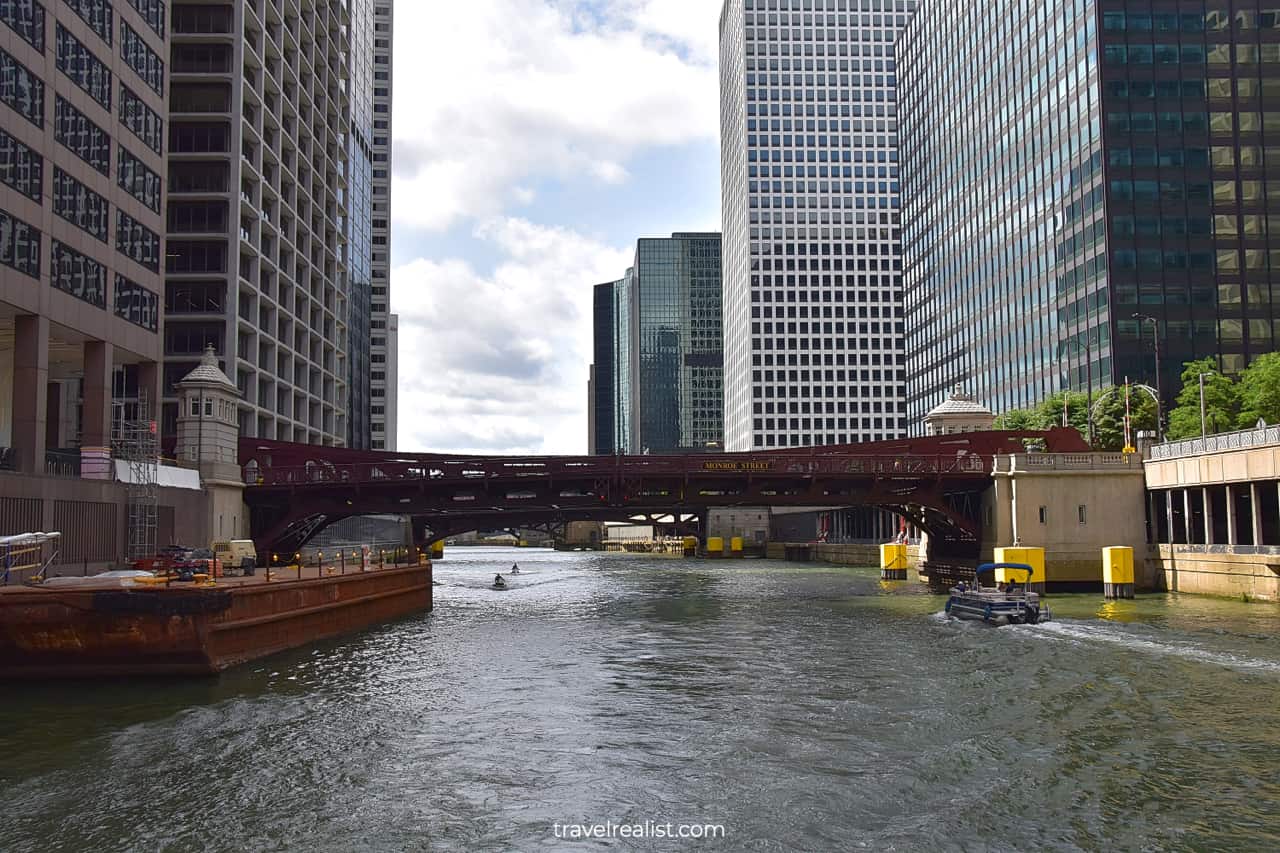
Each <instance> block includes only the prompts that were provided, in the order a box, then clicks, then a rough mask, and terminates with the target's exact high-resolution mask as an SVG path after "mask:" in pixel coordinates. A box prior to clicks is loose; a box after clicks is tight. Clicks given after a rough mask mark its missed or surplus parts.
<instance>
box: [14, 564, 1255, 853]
mask: <svg viewBox="0 0 1280 853" xmlns="http://www.w3.org/2000/svg"><path fill="white" fill-rule="evenodd" d="M516 560H518V561H519V563H520V567H521V569H522V573H521V574H519V575H518V576H515V577H513V578H511V589H509V590H507V591H505V592H496V591H494V590H491V589H489V588H488V584H489V583H490V581H491V580H492V578H493V575H494V573H495V572H497V571H502V572H504V573H505V572H506V571H507V569H509V567H510V565H511V563H512V562H513V561H516ZM435 576H436V579H437V580H438V581H440V582H442V583H441V585H439V586H437V587H436V588H435V592H436V608H435V611H434V612H433V613H431V614H429V615H423V616H420V617H413V618H409V619H405V620H402V621H399V622H396V623H394V624H389V625H385V626H381V627H378V628H376V629H372V630H369V631H366V632H363V633H361V634H358V635H354V636H351V637H347V638H344V639H341V640H336V641H332V642H327V643H323V644H318V645H313V646H309V647H306V648H304V649H299V650H296V651H293V652H289V653H286V654H282V655H278V656H275V657H272V658H268V659H266V660H263V661H258V662H256V663H252V664H249V665H247V666H244V667H241V668H239V669H236V670H232V671H230V672H227V673H224V674H223V675H221V676H219V677H217V678H210V679H192V680H185V681H180V682H165V681H146V680H137V681H130V680H120V681H111V682H89V683H77V684H44V685H13V684H7V685H4V701H3V703H0V733H3V734H0V786H3V791H4V802H5V810H4V815H3V818H2V819H0V850H3V851H82V850H83V851H114V850H147V851H151V850H166V851H167V850H174V851H178V850H193V851H194V850H200V851H214V850H227V851H240V850H246V851H257V850H302V851H348V850H350V851H365V850H370V851H399V850H435V849H440V850H468V851H472V850H475V851H488V850H494V851H505V850H593V849H611V850H631V849H642V850H677V849H720V850H806V851H808V850H848V849H869V850H1031V849H1045V850H1114V849H1123V850H1139V849H1145V850H1276V849H1280V606H1277V605H1274V604H1256V603H1255V604H1245V603H1243V602H1233V601H1222V600H1216V599H1208V598H1196V597H1191V596H1180V597H1179V596H1167V595H1153V596H1143V597H1140V598H1139V600H1137V601H1135V602H1119V603H1104V602H1103V601H1102V599H1101V596H1100V595H1081V596H1052V597H1051V598H1050V602H1051V605H1052V607H1053V611H1054V616H1055V621H1053V622H1050V623H1048V624H1044V625H1037V626H1026V627H1021V626H1014V627H1008V628H991V627H988V626H985V625H982V624H980V623H959V622H955V621H951V620H948V619H947V618H945V617H942V616H940V615H939V612H940V611H941V610H942V606H943V603H944V599H943V598H940V597H938V596H933V595H930V594H928V592H927V591H926V590H925V588H923V587H922V586H921V585H920V584H918V583H916V582H914V581H911V582H894V583H882V582H881V581H880V580H879V577H878V572H877V571H876V570H873V569H842V568H837V567H831V566H821V565H815V564H804V565H798V564H788V563H784V562H780V561H767V560H745V561H733V562H721V561H715V562H707V561H697V560H682V559H656V558H648V557H643V556H635V555H612V554H607V555H606V554H588V553H556V552H552V551H540V550H529V549H521V550H516V549H497V548H473V549H464V548H450V549H448V553H447V555H446V559H445V560H444V561H442V562H440V563H438V564H437V566H436V571H435ZM646 821H648V822H649V825H650V826H655V827H659V829H660V828H661V827H663V826H666V825H667V824H670V825H671V826H672V827H674V828H673V829H671V830H670V832H673V833H674V832H679V831H681V830H680V826H681V825H682V824H683V825H688V827H693V828H692V829H689V828H687V827H686V829H685V830H683V831H686V832H699V831H701V832H704V833H712V834H714V833H717V832H718V831H719V830H717V829H715V827H722V828H723V837H718V838H714V839H704V840H701V841H697V842H694V841H689V840H679V839H673V838H667V837H654V836H655V833H656V832H657V831H658V830H653V831H649V830H644V831H646V832H649V835H648V836H646V837H641V838H636V837H621V836H619V835H617V834H615V837H613V838H612V839H600V838H588V839H581V840H576V839H573V838H570V837H568V833H570V832H571V831H572V830H570V829H568V828H567V826H568V825H576V824H587V825H594V824H605V823H606V822H612V823H614V824H627V825H628V826H632V825H638V826H644V825H645V822H646ZM707 825H712V828H711V829H703V830H699V829H697V827H704V826H707ZM597 831H598V830H597ZM605 831H610V830H607V829H606V830H605Z"/></svg>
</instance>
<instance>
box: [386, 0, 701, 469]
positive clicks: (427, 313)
mask: <svg viewBox="0 0 1280 853" xmlns="http://www.w3.org/2000/svg"><path fill="white" fill-rule="evenodd" d="M720 2H721V0H468V2H465V3H452V2H444V0H411V2H400V3H397V4H396V10H395V14H396V19H395V45H394V47H395V60H394V61H395V81H394V86H395V92H394V99H395V107H394V109H395V113H394V124H393V127H394V145H395V150H394V155H393V159H394V162H393V169H394V171H393V183H392V199H391V204H392V228H393V233H392V272H391V310H392V311H394V312H396V313H398V314H399V315H400V366H399V371H400V402H399V406H400V419H399V449H401V450H417V451H483V452H489V453H585V452H586V447H587V413H586V409H587V407H586V403H587V396H586V395H587V390H586V389H587V368H588V365H589V364H590V362H591V355H590V349H591V286H592V285H593V284H596V283H599V282H602V281H611V280H613V279H616V278H620V277H621V276H622V274H623V272H625V270H626V267H627V266H628V265H629V264H630V262H631V259H632V257H633V255H634V251H635V240H636V238H637V237H642V236H665V235H668V234H670V233H671V232H673V231H690V230H712V231H716V230H719V227H720V225H719V223H720V207H719V206H720V195H719V193H720V190H719V183H720V180H719V178H720V175H719V143H718V128H719V95H718V83H717V75H716V43H717V21H718V16H719V11H720Z"/></svg>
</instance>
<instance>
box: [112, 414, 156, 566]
mask: <svg viewBox="0 0 1280 853" xmlns="http://www.w3.org/2000/svg"><path fill="white" fill-rule="evenodd" d="M112 408H113V412H112V414H113V417H112V422H111V453H112V456H113V457H114V458H115V459H117V460H120V461H121V462H124V463H125V465H126V471H127V474H126V476H127V479H126V480H125V507H126V511H127V512H128V516H129V518H128V559H129V562H133V561H134V560H140V559H143V558H145V557H151V556H154V555H155V553H156V527H157V520H156V517H157V510H156V506H157V497H158V495H157V492H156V477H157V475H158V473H159V465H160V456H159V443H158V441H157V438H158V436H157V432H156V422H155V421H154V420H153V419H152V418H151V406H150V401H149V400H148V399H147V393H146V391H145V390H142V389H139V391H138V399H137V400H136V401H133V400H128V401H124V402H119V403H116V404H115V405H114V406H113V407H112Z"/></svg>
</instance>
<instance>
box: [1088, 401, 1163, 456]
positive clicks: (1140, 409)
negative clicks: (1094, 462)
mask: <svg viewBox="0 0 1280 853" xmlns="http://www.w3.org/2000/svg"><path fill="white" fill-rule="evenodd" d="M1129 425H1130V426H1129V429H1130V438H1131V439H1132V440H1133V441H1134V442H1135V443H1136V442H1137V439H1138V432H1139V431H1140V430H1150V431H1152V432H1155V429H1156V401H1155V398H1154V397H1152V396H1151V395H1150V394H1148V393H1147V392H1146V391H1145V390H1143V389H1140V388H1136V387H1132V386H1131V387H1130V389H1129ZM1093 434H1094V446H1095V449H1097V450H1103V451H1108V452H1113V453H1118V452H1120V451H1121V450H1123V449H1124V386H1123V385H1117V386H1115V387H1113V388H1105V389H1103V390H1102V391H1101V392H1099V394H1098V396H1096V397H1095V398H1094V408H1093Z"/></svg>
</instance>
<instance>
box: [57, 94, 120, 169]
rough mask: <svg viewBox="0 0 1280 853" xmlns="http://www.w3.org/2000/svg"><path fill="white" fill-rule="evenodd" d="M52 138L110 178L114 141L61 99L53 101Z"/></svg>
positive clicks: (69, 103) (59, 97) (68, 102)
mask: <svg viewBox="0 0 1280 853" xmlns="http://www.w3.org/2000/svg"><path fill="white" fill-rule="evenodd" d="M53 136H54V138H55V139H57V140H58V141H59V142H61V143H62V144H63V145H65V146H66V147H67V148H68V149H70V150H71V152H72V153H73V154H75V155H76V156H77V157H79V158H80V159H81V160H83V161H85V162H86V163H88V164H89V165H90V166H92V167H93V168H95V169H97V170H98V171H99V172H101V173H102V174H104V175H110V174H111V137H109V136H108V135H107V132H106V131H105V130H103V129H102V128H100V127H98V126H97V125H96V124H94V123H93V122H91V121H89V118H88V116H86V115H85V114H84V113H82V112H80V111H79V110H78V109H76V108H75V106H74V105H72V103H71V102H70V101H68V100H66V99H65V98H63V97H62V96H61V95H55V96H54V99H53Z"/></svg>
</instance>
